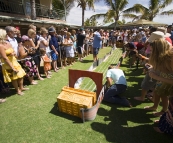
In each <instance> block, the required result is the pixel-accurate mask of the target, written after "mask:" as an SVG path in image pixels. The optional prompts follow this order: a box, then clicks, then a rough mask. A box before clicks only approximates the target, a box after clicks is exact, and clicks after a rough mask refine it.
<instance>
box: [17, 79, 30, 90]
mask: <svg viewBox="0 0 173 143" xmlns="http://www.w3.org/2000/svg"><path fill="white" fill-rule="evenodd" d="M17 82H18V85H19V89H20V90H21V91H25V90H29V88H24V87H23V78H19V79H17Z"/></svg>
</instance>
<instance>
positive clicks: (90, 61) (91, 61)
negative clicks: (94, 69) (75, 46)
mask: <svg viewBox="0 0 173 143" xmlns="http://www.w3.org/2000/svg"><path fill="white" fill-rule="evenodd" d="M82 63H93V60H85V59H84V60H83V61H82Z"/></svg>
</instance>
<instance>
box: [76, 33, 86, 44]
mask: <svg viewBox="0 0 173 143" xmlns="http://www.w3.org/2000/svg"><path fill="white" fill-rule="evenodd" d="M85 37H86V36H85V35H84V34H82V33H79V34H78V35H77V47H82V46H83V44H84V39H85Z"/></svg>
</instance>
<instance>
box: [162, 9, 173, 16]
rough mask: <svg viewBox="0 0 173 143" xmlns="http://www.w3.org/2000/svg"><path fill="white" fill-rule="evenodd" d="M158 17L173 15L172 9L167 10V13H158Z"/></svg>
mask: <svg viewBox="0 0 173 143" xmlns="http://www.w3.org/2000/svg"><path fill="white" fill-rule="evenodd" d="M160 15H167V16H169V15H173V9H172V10H169V11H163V12H162V13H160Z"/></svg>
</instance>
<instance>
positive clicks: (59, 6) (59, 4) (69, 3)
mask: <svg viewBox="0 0 173 143" xmlns="http://www.w3.org/2000/svg"><path fill="white" fill-rule="evenodd" d="M64 2H65V3H64ZM52 5H53V9H54V10H55V11H56V12H57V13H60V11H64V6H65V8H66V15H68V14H69V12H70V10H71V9H72V8H73V7H74V0H52ZM64 12H65V11H64ZM63 17H64V14H61V15H60V18H63Z"/></svg>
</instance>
